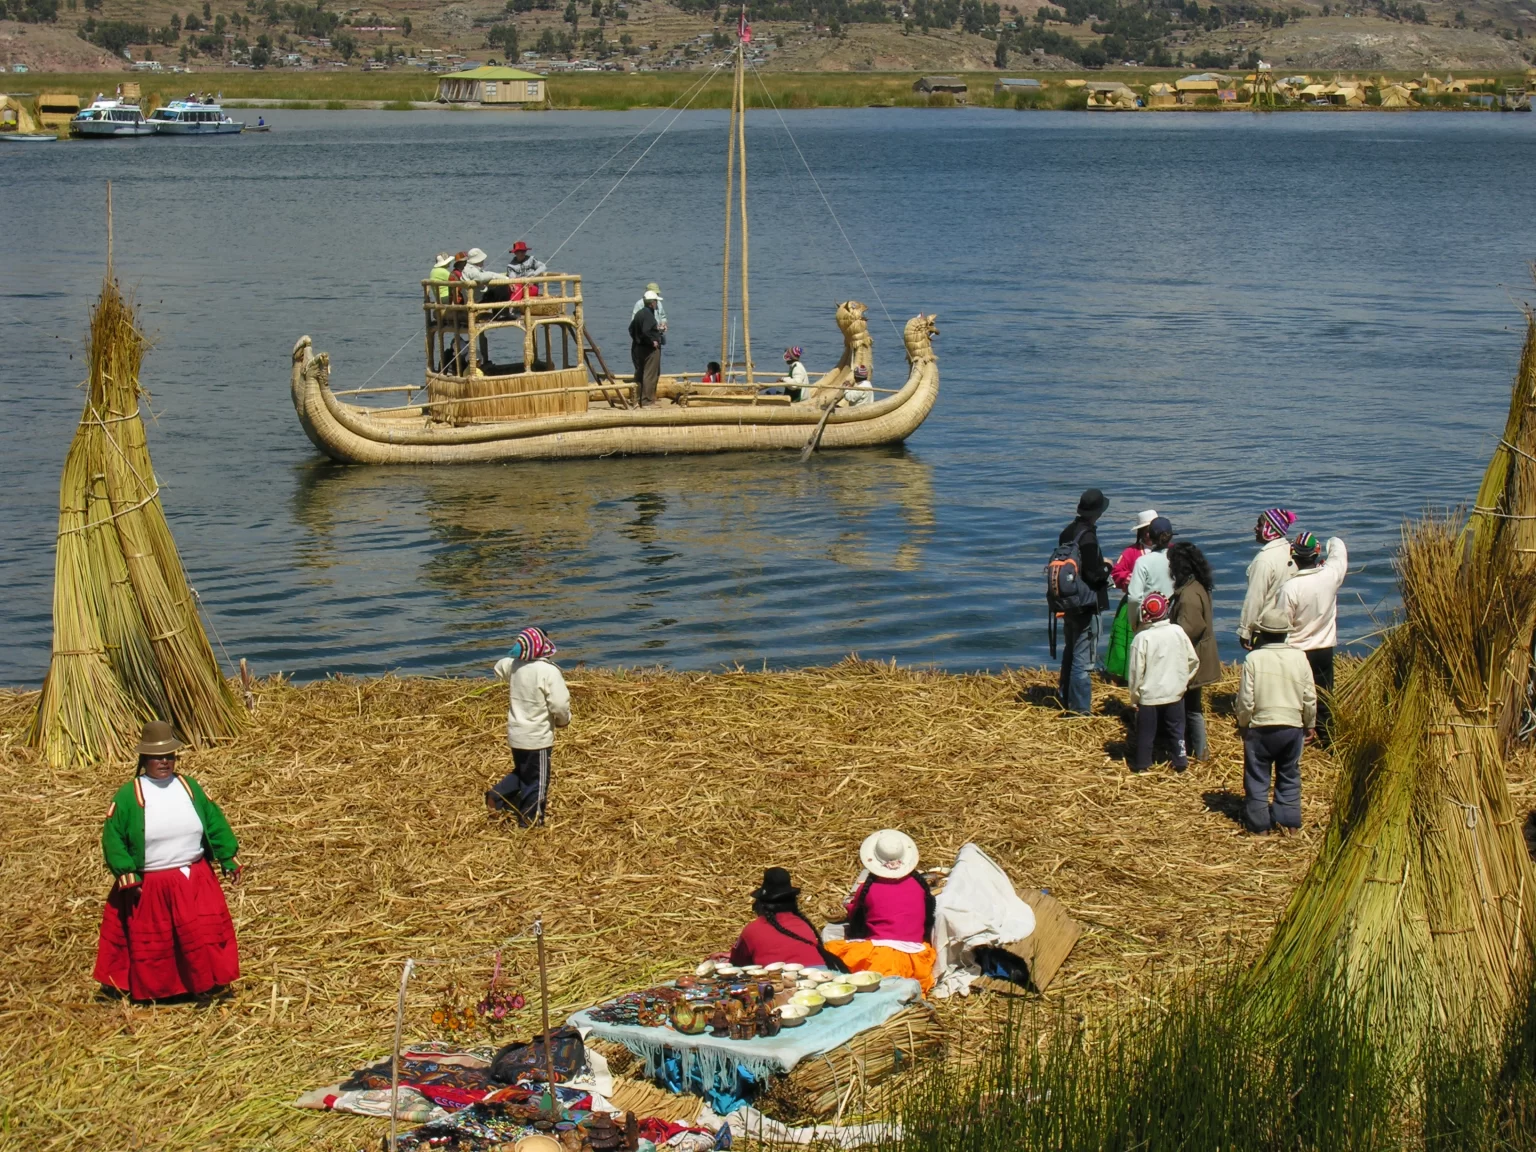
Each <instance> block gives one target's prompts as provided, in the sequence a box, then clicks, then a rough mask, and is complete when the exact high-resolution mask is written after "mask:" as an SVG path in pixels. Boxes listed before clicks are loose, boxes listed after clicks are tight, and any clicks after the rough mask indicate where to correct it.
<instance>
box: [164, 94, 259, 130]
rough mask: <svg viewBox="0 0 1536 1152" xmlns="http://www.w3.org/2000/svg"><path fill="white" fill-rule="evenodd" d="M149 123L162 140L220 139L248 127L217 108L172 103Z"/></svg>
mask: <svg viewBox="0 0 1536 1152" xmlns="http://www.w3.org/2000/svg"><path fill="white" fill-rule="evenodd" d="M149 122H150V124H151V125H152V126H153V128H154V130H155V132H156V133H158V134H159V135H162V136H218V135H224V134H227V133H235V132H242V131H244V130H245V125H244V124H243V123H242V122H241V121H239V120H232V119H230V118H229V117H228V116H227V115H225V113H224V109H223V108H221V107H219V105H217V104H204V103H201V102H199V101H193V100H172V101H171V102H170V103H169V104H167V105H165V107H163V108H156V109H155V110H154V112H153V113H151V114H150V117H149Z"/></svg>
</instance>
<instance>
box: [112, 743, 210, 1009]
mask: <svg viewBox="0 0 1536 1152" xmlns="http://www.w3.org/2000/svg"><path fill="white" fill-rule="evenodd" d="M181 747H183V745H182V743H181V741H180V740H179V739H178V738H177V736H176V733H175V732H174V731H173V730H172V728H171V726H170V725H169V724H167V723H165V722H164V721H163V720H152V721H150V722H149V723H148V724H146V725H145V726H144V733H143V735H142V737H141V738H140V740H139V747H138V753H139V770H138V773H137V774H136V775H135V776H134V778H133V779H132V780H130V781H129V782H128V783H126V784H124V785H123V786H122V787H121V788H119V789H118V790H117V795H116V796H114V797H113V799H112V805H111V807H109V808H108V809H107V821H106V825H105V827H103V828H102V830H101V848H102V854H103V855H104V856H105V857H106V861H107V867H108V868H110V869H111V870H112V873H113V874H114V875H115V876H116V877H117V882H116V883H115V884H114V885H113V888H112V892H111V894H110V895H109V896H108V897H107V906H106V909H105V910H104V911H103V913H102V917H101V935H100V938H99V939H98V941H97V945H96V971H95V973H94V975H95V978H96V980H97V982H98V983H100V984H101V985H102V986H103V988H105V989H108V990H115V991H117V992H120V993H121V992H125V993H127V994H128V995H129V996H131V997H132V998H133V999H135V1000H161V999H164V998H166V997H170V996H185V995H189V994H190V995H194V996H201V995H203V994H205V993H209V992H215V991H218V990H221V989H223V988H224V987H225V986H226V985H228V984H231V983H233V982H234V981H235V980H236V979H237V978H238V977H239V975H240V952H239V948H238V947H237V946H236V944H235V925H234V922H233V921H232V920H231V919H230V917H229V905H228V904H227V903H226V902H225V900H224V892H223V889H221V888H220V887H219V882H218V880H217V879H215V878H214V874H213V869H212V868H211V867H209V863H208V862H209V861H210V860H215V861H217V862H218V865H219V868H220V869H221V870H222V871H223V873H224V875H225V876H227V877H229V879H230V882H231V883H234V882H235V881H237V880H239V878H240V867H239V865H238V864H237V863H236V862H235V853H236V851H237V850H238V846H237V845H236V843H235V834H234V833H233V832H231V831H230V828H229V822H228V821H227V820H225V819H224V813H222V812H220V811H219V806H218V805H217V804H215V803H214V802H213V801H212V800H210V799H208V796H207V795H206V794H205V793H204V792H203V790H202V788H201V787H200V786H199V785H198V783H197V781H196V780H194V779H192V777H190V776H182V775H179V774H178V773H177V771H176V751H177V749H179V748H181Z"/></svg>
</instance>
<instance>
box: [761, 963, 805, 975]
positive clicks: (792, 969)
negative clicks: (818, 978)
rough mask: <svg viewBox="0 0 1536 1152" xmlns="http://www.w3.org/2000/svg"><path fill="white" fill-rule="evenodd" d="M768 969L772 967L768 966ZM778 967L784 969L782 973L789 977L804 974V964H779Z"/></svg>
mask: <svg viewBox="0 0 1536 1152" xmlns="http://www.w3.org/2000/svg"><path fill="white" fill-rule="evenodd" d="M769 967H770V968H771V967H773V965H771V964H770V965H769ZM779 967H780V968H782V969H784V971H786V972H788V973H790V974H791V975H793V974H795V973H797V972H804V971H805V965H804V964H780V965H779Z"/></svg>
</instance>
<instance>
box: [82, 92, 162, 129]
mask: <svg viewBox="0 0 1536 1152" xmlns="http://www.w3.org/2000/svg"><path fill="white" fill-rule="evenodd" d="M69 134H70V135H71V136H90V137H115V136H153V135H154V134H155V127H154V125H153V124H151V123H150V122H149V121H148V120H147V119H146V118H145V116H144V112H143V109H141V108H140V107H139V106H138V105H137V104H130V103H128V102H127V101H126V100H96V101H93V102H92V104H91V106H90V107H89V108H82V109H80V111H79V112H77V113H75V115H74V117H73V118H71V120H70V122H69Z"/></svg>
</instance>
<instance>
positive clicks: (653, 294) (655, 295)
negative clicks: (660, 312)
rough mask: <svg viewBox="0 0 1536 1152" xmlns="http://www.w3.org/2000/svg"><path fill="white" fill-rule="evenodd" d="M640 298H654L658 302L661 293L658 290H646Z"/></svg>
mask: <svg viewBox="0 0 1536 1152" xmlns="http://www.w3.org/2000/svg"><path fill="white" fill-rule="evenodd" d="M641 299H643V300H655V301H656V302H657V303H660V302H661V293H660V292H647V293H646V294H645V295H644V296H643V297H641Z"/></svg>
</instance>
